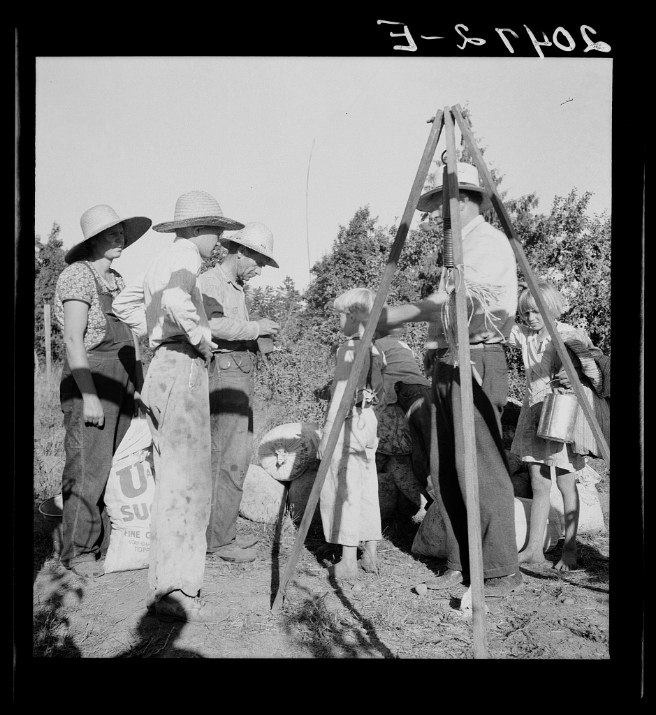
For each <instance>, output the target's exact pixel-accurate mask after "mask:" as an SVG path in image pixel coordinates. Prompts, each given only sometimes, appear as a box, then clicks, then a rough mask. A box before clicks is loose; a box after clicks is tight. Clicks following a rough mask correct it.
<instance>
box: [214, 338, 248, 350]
mask: <svg viewBox="0 0 656 715" xmlns="http://www.w3.org/2000/svg"><path fill="white" fill-rule="evenodd" d="M212 342H213V343H216V350H215V351H214V352H215V353H239V352H251V353H254V352H257V342H256V341H255V340H216V339H215V338H212Z"/></svg>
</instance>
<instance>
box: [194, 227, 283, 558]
mask: <svg viewBox="0 0 656 715" xmlns="http://www.w3.org/2000/svg"><path fill="white" fill-rule="evenodd" d="M220 240H221V242H222V243H223V244H224V245H225V246H226V248H227V249H228V253H227V255H226V256H225V257H224V259H223V261H222V262H221V263H220V264H218V265H216V266H214V267H213V268H210V270H208V271H205V272H204V273H203V274H202V275H201V276H200V279H199V283H200V287H201V290H202V293H203V301H204V306H205V312H206V314H207V318H208V320H209V326H210V330H211V334H212V340H213V341H214V342H215V343H216V348H215V349H214V350H213V351H212V359H211V362H210V365H209V383H210V384H209V389H210V415H211V418H210V419H211V431H212V509H211V513H210V521H209V525H208V527H207V552H208V554H212V555H213V556H215V557H217V558H220V559H222V560H224V561H230V562H242V563H243V562H248V561H254V560H255V558H256V552H255V549H254V548H253V547H254V546H255V544H256V543H257V539H256V538H252V537H251V538H248V537H245V536H242V535H238V534H237V518H238V516H239V506H240V504H241V499H242V495H243V485H244V480H245V478H246V472H247V470H248V465H249V463H250V460H251V451H252V444H253V406H252V396H253V371H254V368H255V363H256V354H257V350H258V339H261V338H263V337H264V336H271V337H273V336H275V335H276V334H277V333H278V330H279V328H280V326H279V325H278V323H277V322H275V321H274V320H271V319H269V318H265V317H258V318H257V319H253V320H251V319H250V318H249V315H248V309H247V307H246V296H245V293H244V284H245V283H246V282H247V281H249V280H250V279H251V278H254V277H255V276H258V275H260V273H261V272H262V269H263V268H264V267H265V266H271V267H272V268H278V264H277V263H276V261H275V259H274V257H273V234H272V232H271V230H270V229H269V228H268V227H267V226H265V225H264V224H263V223H260V222H253V223H247V224H246V225H245V226H244V228H243V229H242V230H241V231H238V232H237V233H235V234H232V235H230V236H229V237H222V238H221V239H220Z"/></svg>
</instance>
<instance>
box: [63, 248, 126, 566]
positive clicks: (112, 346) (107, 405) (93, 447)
mask: <svg viewBox="0 0 656 715" xmlns="http://www.w3.org/2000/svg"><path fill="white" fill-rule="evenodd" d="M85 265H87V266H88V267H89V270H90V271H91V272H92V274H93V278H94V282H95V284H96V290H97V291H98V299H99V301H100V307H101V309H102V311H103V313H104V314H105V319H106V321H105V334H104V336H103V339H102V340H101V342H100V343H99V344H98V345H96V346H95V347H93V348H91V349H89V350H87V359H88V361H89V371H90V372H91V376H92V378H93V383H94V385H95V388H96V393H97V395H98V398H99V399H100V402H101V404H102V408H103V412H104V415H105V420H104V424H103V426H102V427H97V426H96V425H87V424H85V423H84V411H83V404H82V395H81V393H80V390H79V388H78V386H77V383H76V381H75V378H74V377H73V374H72V372H71V368H70V366H69V364H68V359H66V360H65V361H64V368H63V371H62V377H61V383H60V388H59V396H60V402H61V409H62V412H63V413H64V427H65V429H66V435H65V437H64V449H65V452H66V464H65V466H64V471H63V474H62V497H63V504H64V508H63V515H62V530H63V546H62V553H61V559H62V561H63V562H64V564H66V565H67V566H73V565H74V564H75V563H79V562H81V561H92V560H95V559H96V558H97V557H98V553H99V551H100V545H101V543H103V537H105V541H104V543H105V544H106V543H107V536H108V534H107V533H105V532H106V529H107V528H108V523H107V522H106V527H105V528H103V520H102V516H101V514H102V509H103V507H104V502H103V494H104V491H105V486H106V484H107V479H108V478H109V472H110V470H111V467H112V459H113V456H114V452H115V451H116V448H117V447H118V445H119V444H120V442H121V440H122V439H123V437H124V435H125V433H126V432H127V429H128V427H129V426H130V422H131V420H132V416H133V413H134V380H135V368H136V357H135V349H134V342H133V338H132V333H131V331H130V329H129V328H128V327H127V325H125V324H124V323H122V322H121V321H120V320H119V319H118V318H117V317H116V316H115V315H114V314H113V313H112V303H113V300H114V299H113V296H112V294H111V293H110V292H109V291H108V289H107V288H105V287H104V286H102V285H101V284H100V282H99V281H98V278H97V277H96V274H95V272H94V271H93V270H92V269H91V267H90V266H89V264H88V263H86V262H85Z"/></svg>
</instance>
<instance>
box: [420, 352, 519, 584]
mask: <svg viewBox="0 0 656 715" xmlns="http://www.w3.org/2000/svg"><path fill="white" fill-rule="evenodd" d="M471 359H472V362H473V363H474V365H475V367H476V370H477V371H478V373H479V375H480V376H481V378H482V385H479V384H478V382H477V381H476V380H475V379H474V377H473V375H472V388H473V396H474V399H473V403H474V431H475V438H476V465H477V471H478V494H479V506H480V519H481V537H482V551H483V576H484V578H494V577H499V576H508V575H510V574H513V573H515V572H516V571H518V569H519V564H518V558H517V542H516V539H515V502H514V491H513V486H512V481H511V479H510V472H509V468H508V461H507V458H506V453H505V450H504V447H503V442H502V439H501V412H502V411H503V407H504V405H505V403H506V399H507V396H508V367H507V363H506V357H505V353H504V352H503V348H502V347H501V346H499V349H498V350H496V351H487V350H472V351H471ZM460 384H461V383H460V369H459V368H458V367H454V366H452V365H449V364H448V363H446V362H444V361H442V360H440V359H438V360H437V361H436V365H435V369H434V375H433V389H434V397H435V404H436V431H437V449H436V450H435V451H436V454H435V453H434V459H435V461H436V464H435V465H434V468H433V472H432V476H431V478H434V476H433V475H435V474H437V482H438V483H437V484H433V488H434V491H435V493H436V494H437V495H438V499H439V501H440V503H441V506H442V513H443V516H444V524H445V528H446V552H447V566H448V568H450V569H453V570H455V571H462V572H463V573H464V574H469V537H468V531H467V506H466V483H465V469H464V466H465V465H464V454H462V452H459V451H458V449H457V448H456V445H457V444H458V442H457V441H456V437H457V436H458V435H460V436H461V437H462V435H463V423H462V410H461V405H460V395H461V387H460Z"/></svg>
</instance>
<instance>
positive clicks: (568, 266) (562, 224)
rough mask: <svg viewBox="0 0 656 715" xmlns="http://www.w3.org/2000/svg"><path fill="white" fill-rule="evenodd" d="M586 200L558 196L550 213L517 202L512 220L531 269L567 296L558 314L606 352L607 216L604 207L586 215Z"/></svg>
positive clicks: (608, 332) (573, 194)
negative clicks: (535, 211) (565, 305)
mask: <svg viewBox="0 0 656 715" xmlns="http://www.w3.org/2000/svg"><path fill="white" fill-rule="evenodd" d="M533 200H534V197H533ZM589 201H590V194H589V193H584V194H583V195H582V196H579V195H578V194H577V192H576V191H572V192H570V194H569V195H568V196H566V197H560V196H557V197H556V198H555V199H554V202H553V205H552V208H551V212H550V213H549V215H542V214H533V213H531V212H530V208H531V207H532V205H531V202H529V203H528V204H525V205H523V206H522V205H519V206H517V207H516V211H517V214H516V217H515V220H514V222H513V225H514V227H515V230H516V231H517V234H518V236H519V237H520V240H521V242H522V245H523V248H524V252H525V253H526V257H527V259H528V263H529V265H530V266H531V269H532V271H533V273H534V274H535V275H536V277H538V279H544V280H548V281H549V282H550V283H552V284H553V285H554V286H555V287H556V288H558V290H560V292H561V293H562V294H563V295H564V296H565V298H566V299H567V301H568V303H569V306H570V308H569V310H568V312H567V313H565V314H564V315H563V316H562V320H564V321H566V322H569V323H572V324H573V325H577V326H579V327H582V328H584V329H585V330H586V331H587V332H588V334H589V335H590V338H591V339H592V342H593V343H594V344H595V345H597V346H598V347H599V348H601V350H602V351H603V352H604V353H605V354H606V355H610V349H611V341H610V335H611V325H610V278H611V276H610V270H611V222H610V218H609V217H608V215H607V214H605V213H604V214H602V215H601V216H598V215H595V216H592V217H591V216H589V215H588V213H587V212H586V210H587V207H588V203H589ZM519 277H520V279H521V280H525V276H523V275H521V274H520V276H519Z"/></svg>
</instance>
